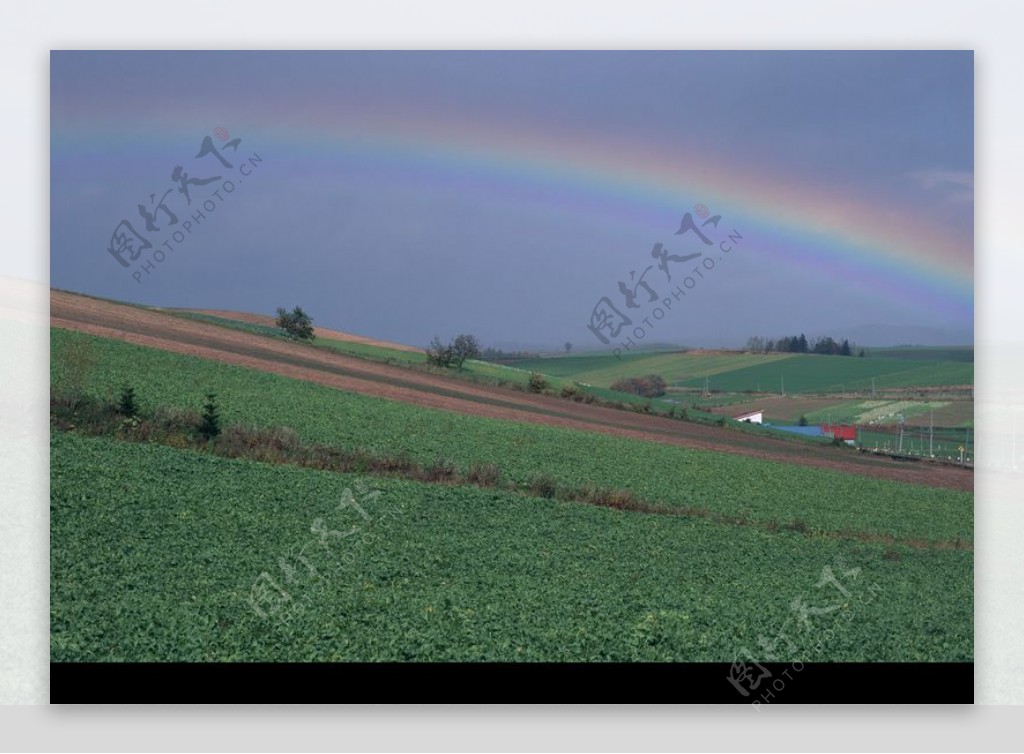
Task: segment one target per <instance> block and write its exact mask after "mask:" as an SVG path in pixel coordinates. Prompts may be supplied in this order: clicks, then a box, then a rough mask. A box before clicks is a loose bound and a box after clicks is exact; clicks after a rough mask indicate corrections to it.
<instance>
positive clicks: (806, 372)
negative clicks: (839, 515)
mask: <svg viewBox="0 0 1024 754" xmlns="http://www.w3.org/2000/svg"><path fill="white" fill-rule="evenodd" d="M666 379H667V378H666ZM872 379H874V381H875V387H876V388H878V389H884V388H912V387H936V386H946V385H971V384H973V382H974V365H973V364H972V363H970V362H962V361H961V362H954V361H921V360H918V359H908V360H904V359H885V358H870V359H869V358H863V359H861V358H856V357H843V356H815V355H810V354H800V355H794V356H790V357H789V358H786V359H784V360H781V361H777V362H766V363H760V364H756V365H754V366H744V367H741V368H737V369H733V370H731V371H728V372H720V373H718V374H717V375H715V376H714V377H713V378H712V379H711V383H710V387H711V389H713V390H722V391H727V392H742V391H744V390H768V391H773V392H774V391H777V390H780V389H781V384H780V383H781V382H782V381H785V389H786V392H787V393H811V392H839V391H850V390H868V389H870V388H871V384H872V383H871V381H872ZM675 384H678V385H680V386H681V387H690V388H700V387H703V385H704V380H703V378H702V377H701V378H691V379H687V380H683V381H682V382H678V383H675Z"/></svg>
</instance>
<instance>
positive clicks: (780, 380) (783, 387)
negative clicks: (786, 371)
mask: <svg viewBox="0 0 1024 754" xmlns="http://www.w3.org/2000/svg"><path fill="white" fill-rule="evenodd" d="M779 384H780V385H781V386H782V395H783V396H785V395H786V378H785V377H783V376H782V375H781V374H780V375H779Z"/></svg>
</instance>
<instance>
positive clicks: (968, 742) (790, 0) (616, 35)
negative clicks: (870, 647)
mask: <svg viewBox="0 0 1024 754" xmlns="http://www.w3.org/2000/svg"><path fill="white" fill-rule="evenodd" d="M1022 7H1024V5H1022V4H1020V3H1013V2H998V1H991V2H977V1H976V2H971V3H951V2H900V1H899V0H886V1H885V2H876V1H874V0H858V1H857V2H823V1H822V0H816V1H815V2H800V1H798V0H776V1H775V2H764V1H763V0H760V1H759V0H751V1H749V2H740V1H736V0H734V1H732V2H715V0H704V1H703V2H700V3H681V2H675V3H670V2H638V1H635V0H634V1H633V2H629V3H622V2H615V3H613V2H602V1H599V0H587V1H586V2H560V3H559V2H552V1H551V0H548V1H547V2H529V1H527V0H518V1H517V2H511V3H482V2H455V1H454V0H446V1H445V2H439V1H438V0H434V1H433V2H419V3H412V2H393V1H391V2H374V3H372V4H371V3H368V2H360V3H345V2H334V3H326V2H324V3H314V2H300V1H298V0H290V1H289V2H287V3H270V2H265V1H264V0H251V1H250V2H214V1H213V0H207V1H206V2H194V1H192V0H162V2H150V3H146V2H141V1H140V0H133V1H132V2H97V1H95V0H94V1H92V2H33V3H31V4H25V5H18V6H15V5H14V4H13V3H5V4H4V6H3V17H2V20H0V39H2V44H0V61H2V65H0V81H2V88H0V92H2V97H0V108H2V114H3V117H2V119H0V134H2V137H3V138H2V141H0V149H2V154H3V161H2V166H3V172H2V174H0V175H2V180H0V198H2V201H0V207H2V210H0V211H2V212H3V220H4V221H3V225H2V226H0V227H2V230H3V237H2V241H3V242H2V243H0V343H2V346H3V349H2V352H0V353H2V354H3V356H2V359H0V386H2V387H0V506H2V510H0V513H2V516H0V537H2V543H0V702H4V703H8V704H20V705H44V704H45V703H46V701H47V698H48V693H49V689H48V678H47V663H48V649H49V647H48V642H49V626H48V592H49V581H48V579H49V569H48V545H49V521H48V501H49V488H48V485H49V466H48V446H47V432H48V419H47V405H48V385H49V380H48V351H49V349H48V295H47V290H48V288H47V286H48V280H49V245H48V235H49V233H48V227H49V215H48V208H49V201H48V195H49V170H48V165H49V162H48V159H49V157H48V155H49V87H48V81H49V50H50V49H104V48H106V49H110V48H113V49H136V48H169V49H194V48H204V49H224V48H233V49H283V48H288V49H291V48H320V49H336V48H394V49H403V48H418V49H452V48H462V49H466V48H504V49H538V48H555V49H564V48H577V49H595V48H616V49H632V48H648V49H683V48H689V49H973V50H975V70H976V80H975V92H976V111H975V112H976V133H975V145H976V148H975V151H976V196H975V198H976V220H977V227H976V294H975V300H976V323H977V325H976V326H977V333H976V347H977V356H976V362H975V364H976V388H977V390H976V397H977V428H976V429H977V451H978V456H979V459H981V458H983V457H986V456H987V458H988V459H989V461H988V463H986V464H985V465H984V467H981V468H979V469H978V472H977V477H976V493H977V496H976V542H975V550H976V566H977V568H976V570H977V576H976V589H975V597H976V613H975V615H976V618H975V623H976V636H975V655H976V667H977V677H976V686H975V695H976V699H977V701H978V702H979V706H975V707H973V708H966V707H963V708H940V709H924V708H908V707H904V708H889V709H886V708H871V707H862V708H848V709H841V708H820V707H819V708H813V709H808V708H803V709H798V708H786V707H783V706H773V707H772V708H769V709H766V710H762V711H761V712H756V711H754V710H753V709H751V708H750V707H746V706H740V707H736V708H710V707H696V708H685V709H684V708H680V707H655V706H644V707H629V708H626V707H582V706H571V707H570V706H566V707H556V708H539V707H535V708H530V707H523V706H518V707H505V708H495V707H487V708H482V707H481V708H475V707H452V706H446V707H421V708H410V707H404V708H399V707H383V706H373V707H346V708H340V707H334V708H327V707H323V708H291V707H262V708H258V709H243V708H238V707H231V708H228V707H217V708H213V707H207V708H149V709H146V708H127V707H126V708H113V707H107V708H87V707H46V706H20V707H9V708H3V709H0V746H3V747H5V748H6V747H11V748H16V749H23V750H36V749H51V750H52V749H61V748H69V747H70V748H73V749H76V750H82V751H90V750H100V751H122V750H123V751H141V750H145V749H159V750H186V749H190V748H195V747H199V748H202V749H203V750H211V749H223V750H239V751H257V750H289V749H300V750H319V749H344V748H360V749H366V750H377V749H395V748H414V749H419V750H452V751H454V750H482V749H487V748H493V749H501V750H509V749H534V748H542V749H581V750H609V749H611V750H627V749H643V750H664V749H692V748H695V749H701V750H709V751H711V750H743V749H747V748H755V749H759V750H778V751H804V750H806V751H827V750H870V749H876V748H884V749H888V750H892V749H905V750H928V751H945V750H968V749H973V748H976V747H980V748H985V749H988V750H999V749H1014V748H1016V749H1017V750H1019V746H1020V744H1019V742H1020V741H1021V740H1022V736H1024V734H1021V730H1022V726H1021V725H1020V722H1021V714H1020V712H1021V710H1020V708H1014V709H999V708H996V707H992V706H984V705H998V704H1007V703H1022V702H1024V642H1022V640H1021V638H1020V637H1021V635H1022V633H1024V586H1022V584H1024V547H1022V546H1020V544H1019V543H1020V542H1021V535H1022V534H1024V514H1022V512H1021V511H1022V510H1024V508H1022V507H1021V502H1022V501H1024V495H1022V494H1021V492H1022V484H1021V481H1022V476H1021V472H1020V470H1019V469H1018V468H1017V467H1018V466H1019V465H1020V464H1019V463H1018V462H1017V458H1018V457H1024V432H1022V434H1021V442H1020V443H1019V446H1020V447H1019V448H1018V447H1017V446H1018V443H1016V442H1015V438H1014V433H1015V432H1017V431H1018V427H1020V428H1021V429H1022V430H1024V411H1022V410H1021V404H1022V403H1024V389H1022V384H1024V335H1022V330H1024V327H1022V326H1024V316H1022V313H1021V311H1022V310H1021V306H1020V303H1019V299H1020V295H1019V293H1018V290H1019V288H1020V280H1021V273H1022V272H1024V261H1022V257H1021V255H1020V253H1019V248H1020V243H1019V242H1018V237H1017V234H1018V232H1019V229H1018V225H1019V223H1018V218H1019V216H1020V211H1021V207H1022V206H1024V202H1022V199H1024V196H1022V193H1024V192H1022V189H1021V176H1022V175H1024V159H1022V157H1024V154H1022V151H1024V150H1022V146H1021V138H1020V134H1021V133H1022V132H1024V129H1022V126H1024V104H1022V103H1024V97H1022V94H1024V92H1022V91H1021V90H1022V87H1021V85H1020V84H1021V81H1022V80H1024V40H1022V38H1021V34H1022V32H1024V26H1022V23H1021V21H1022V19H1021V15H1022V14H1021V10H1020V9H1021V8H1022ZM1014 453H1016V454H1017V456H1014V455H1013V454H1014ZM979 463H982V462H981V461H979ZM439 680H441V679H439ZM679 682H680V683H681V684H683V683H685V682H686V681H685V678H680V679H679ZM905 683H906V689H907V697H908V699H912V698H913V696H914V689H915V685H916V684H915V679H914V678H913V677H912V676H911V675H908V676H907V678H906V680H905ZM422 691H423V693H422V694H421V696H422V697H423V698H427V699H429V698H431V697H434V698H436V697H437V696H440V695H441V694H440V693H438V692H437V691H435V690H432V689H423V690H422ZM467 691H470V690H467ZM545 691H547V692H548V693H550V692H551V691H552V689H550V688H549V689H545ZM558 691H561V692H562V693H561V694H560V696H561V697H562V698H564V699H567V700H569V699H575V698H584V695H587V694H588V692H589V693H594V692H596V697H598V698H600V697H604V698H616V697H621V696H627V695H628V692H624V690H621V689H617V690H608V691H607V692H606V693H602V690H600V689H574V688H565V689H560V690H558ZM645 691H646V693H647V694H649V695H650V696H651V697H654V696H657V690H655V689H649V690H645ZM350 692H351V695H352V698H353V699H358V698H360V697H361V696H362V697H365V698H376V697H379V696H380V694H379V692H376V691H375V690H369V689H367V690H365V691H363V690H360V689H350ZM516 694H517V696H519V697H520V698H523V697H525V698H529V689H524V690H521V691H517V692H516ZM666 695H667V696H670V695H671V694H670V690H666ZM445 696H447V694H445ZM467 696H472V693H471V691H470V693H469V694H467ZM1015 733H1016V735H1014V734H1015Z"/></svg>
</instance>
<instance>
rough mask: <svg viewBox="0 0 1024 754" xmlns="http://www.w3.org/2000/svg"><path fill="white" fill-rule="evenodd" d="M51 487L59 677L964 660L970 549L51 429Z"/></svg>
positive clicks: (968, 650) (54, 653) (969, 647)
mask: <svg viewBox="0 0 1024 754" xmlns="http://www.w3.org/2000/svg"><path fill="white" fill-rule="evenodd" d="M51 474H52V481H51V511H50V518H51V527H52V529H51V541H52V544H53V547H52V549H51V579H50V584H51V587H50V588H51V600H50V614H51V658H52V659H53V660H55V661H87V660H92V661H166V660H177V661H218V660H219V661H232V660H234V661H238V660H245V661H258V660H267V661H280V660H287V661H297V662H305V661H359V660H364V661H366V660H369V661H443V660H450V661H478V660H479V661H483V660H494V661H544V660H550V661H574V660H575V661H605V660H620V661H701V660H704V661H715V660H717V661H732V660H733V659H735V657H736V656H737V654H738V653H739V652H741V651H743V650H744V649H747V650H750V651H753V652H755V653H756V652H759V651H760V649H761V647H760V645H759V641H760V640H762V639H767V640H771V639H773V638H774V637H777V636H778V635H780V634H782V633H785V634H786V636H787V637H789V640H790V641H791V642H792V644H788V643H787V644H781V645H780V646H779V647H778V649H777V651H778V653H779V655H780V656H781V657H782V658H783V659H785V660H796V659H799V660H802V661H811V660H843V661H883V660H887V661H898V662H903V661H940V660H950V661H956V660H970V659H971V658H972V655H973V568H972V560H973V554H972V553H970V552H962V551H950V550H915V549H910V548H906V547H899V546H897V547H895V548H889V549H886V548H884V547H882V546H879V545H872V544H868V543H863V542H856V541H842V540H835V539H830V538H823V537H815V536H808V535H801V534H797V533H794V532H771V533H769V532H765V531H762V530H760V529H757V528H752V527H744V526H731V525H726V524H717V523H711V522H708V521H704V520H700V519H689V518H683V517H672V516H662V515H652V514H642V513H625V512H620V511H612V510H608V509H603V508H596V507H592V506H587V505H583V504H577V503H561V502H554V501H548V500H542V499H537V498H530V497H521V496H518V495H514V494H511V493H508V492H497V491H487V490H479V489H475V488H465V487H449V486H445V485H429V484H422V483H414V482H409V481H402V480H396V479H369V480H367V481H369V482H370V489H365V488H360V487H359V483H360V481H361V480H360V479H358V478H356V477H354V476H349V475H342V474H332V473H326V472H318V471H309V470H301V469H295V468H290V467H280V466H270V465H265V464H258V463H254V462H250V461H241V460H226V459H222V458H217V457H215V456H211V455H208V454H201V453H196V452H192V451H184V450H176V449H171V448H166V447H160V446H154V445H144V444H130V443H122V442H119V441H116V440H110V439H106V438H84V437H79V436H76V435H69V434H66V433H62V432H55V433H54V434H53V437H52V442H51ZM346 490H348V491H349V492H346ZM852 492H853V490H851V493H852ZM861 499H863V498H861ZM346 502H347V503H348V504H343V503H346ZM352 502H355V503H356V504H357V505H358V506H359V509H361V510H362V511H363V512H365V514H366V515H365V516H363V515H362V513H360V511H359V509H357V507H356V506H354V505H352V504H351V503H352ZM826 568H827V569H829V570H828V571H826V570H825V569H826ZM853 569H859V570H857V571H856V572H854V571H853ZM832 579H834V580H835V581H833V580H832ZM836 582H838V585H839V586H842V591H841V590H840V589H839V586H837V585H836ZM794 604H796V605H803V606H804V607H805V608H810V609H811V610H813V611H815V612H808V611H807V610H805V611H804V612H803V613H802V616H803V619H806V623H804V622H803V620H802V619H801V613H799V612H796V611H795V608H794ZM826 629H829V630H831V631H833V632H834V635H833V634H825V631H826ZM822 635H829V636H830V638H828V639H827V641H824V642H822V641H821V640H820V637H821V636H822Z"/></svg>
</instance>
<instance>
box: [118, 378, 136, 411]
mask: <svg viewBox="0 0 1024 754" xmlns="http://www.w3.org/2000/svg"><path fill="white" fill-rule="evenodd" d="M117 412H118V413H119V414H121V415H122V416H123V417H125V418H126V419H134V418H135V417H136V416H138V414H139V404H138V403H137V402H136V400H135V388H133V387H132V386H131V385H125V386H124V387H123V388H121V397H120V398H119V399H118V401H117Z"/></svg>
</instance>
